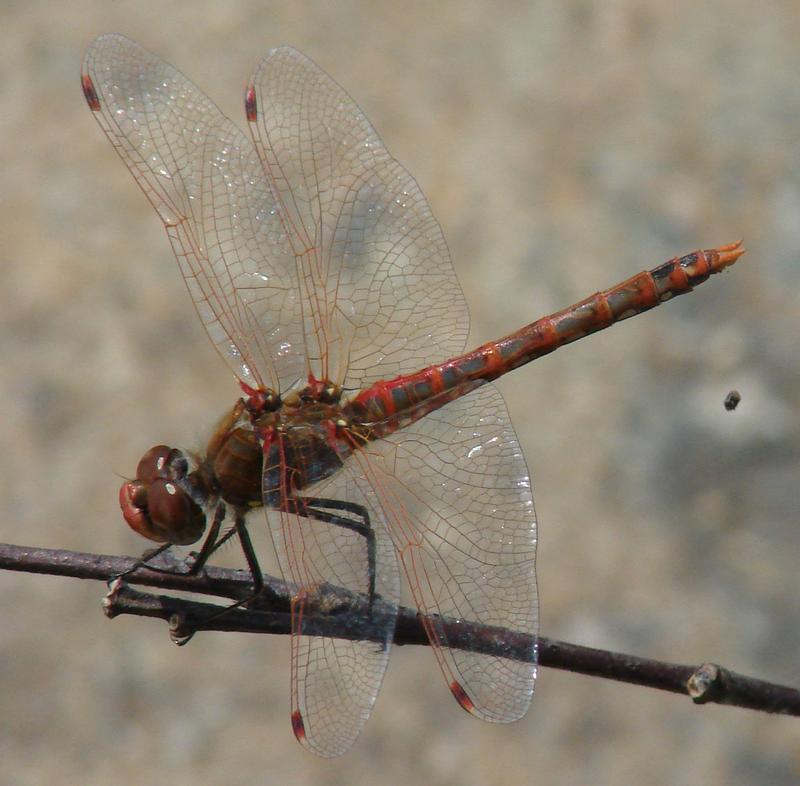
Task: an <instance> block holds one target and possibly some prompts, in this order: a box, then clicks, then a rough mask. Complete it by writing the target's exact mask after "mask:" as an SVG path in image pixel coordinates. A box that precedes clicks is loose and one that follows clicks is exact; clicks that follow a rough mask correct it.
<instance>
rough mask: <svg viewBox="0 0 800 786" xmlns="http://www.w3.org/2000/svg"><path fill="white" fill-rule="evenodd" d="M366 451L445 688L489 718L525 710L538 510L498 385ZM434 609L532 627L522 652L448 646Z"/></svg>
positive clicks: (534, 614)
mask: <svg viewBox="0 0 800 786" xmlns="http://www.w3.org/2000/svg"><path fill="white" fill-rule="evenodd" d="M364 453H365V454H366V455H365V458H364V459H363V460H362V461H363V464H364V467H365V472H366V473H367V475H368V477H369V480H370V482H371V483H372V485H373V487H374V488H375V490H376V492H377V494H378V496H379V498H380V500H381V505H382V506H383V509H384V511H385V514H386V517H387V523H388V526H389V532H390V535H391V537H392V540H393V541H394V544H395V547H396V548H397V551H398V555H399V557H400V564H401V565H402V567H403V570H404V572H405V574H406V577H407V578H408V582H409V586H410V588H411V592H412V594H413V596H414V601H415V603H416V605H417V608H418V609H419V610H420V612H421V613H422V614H423V615H424V616H423V622H424V624H425V626H426V629H427V632H428V636H429V638H430V640H431V644H432V645H433V649H434V652H435V653H436V656H437V659H438V660H439V665H440V666H441V668H442V671H443V673H444V676H445V679H446V681H447V684H448V687H449V688H450V690H451V691H452V692H453V694H454V695H455V697H456V699H457V700H458V701H459V702H460V703H461V704H462V706H464V707H465V709H468V710H469V711H471V712H473V713H474V714H476V715H478V716H480V717H481V718H484V719H485V720H489V721H501V722H505V721H512V720H516V719H517V718H520V717H521V716H522V715H524V714H525V712H526V711H527V708H528V705H529V703H530V700H531V696H532V694H533V686H534V680H535V677H536V645H535V637H536V633H537V630H538V598H537V590H536V576H535V557H536V516H535V512H534V508H533V498H532V495H531V484H530V478H529V476H528V470H527V467H526V465H525V458H524V456H523V454H522V450H521V448H520V446H519V443H518V441H517V437H516V435H515V433H514V429H513V426H512V425H511V422H510V420H509V417H508V412H507V410H506V407H505V403H504V401H503V399H502V397H501V396H500V393H499V392H498V390H497V389H496V388H495V386H494V385H492V384H487V385H485V386H483V387H481V388H479V389H478V390H476V391H473V392H472V393H470V394H469V395H467V396H464V397H463V398H460V399H457V400H455V401H452V402H450V403H449V404H447V405H445V406H444V407H442V408H441V409H439V410H437V411H435V412H432V413H430V414H428V415H426V416H425V417H424V418H422V419H421V420H419V421H417V422H416V423H414V424H412V425H410V426H408V427H407V428H404V429H402V430H401V431H398V432H396V433H395V434H393V435H391V436H390V437H388V438H387V439H385V440H379V441H377V442H375V443H372V444H370V445H369V446H368V447H367V448H366V449H365V451H364ZM370 454H372V457H370ZM376 454H377V455H376ZM440 617H449V618H451V620H452V619H455V620H464V621H468V622H473V623H479V624H481V625H484V626H491V627H499V628H505V629H508V630H510V631H514V632H521V633H527V634H529V635H531V637H532V638H531V642H532V643H531V648H530V652H529V653H528V659H527V661H522V660H513V659H510V658H504V657H501V656H499V655H485V654H479V653H477V652H473V651H469V650H460V649H454V648H451V647H450V643H449V641H448V635H447V630H446V628H445V626H444V625H443V622H442V620H441V619H440Z"/></svg>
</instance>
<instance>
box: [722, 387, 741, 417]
mask: <svg viewBox="0 0 800 786" xmlns="http://www.w3.org/2000/svg"><path fill="white" fill-rule="evenodd" d="M741 400H742V394H741V393H740V392H739V391H738V390H732V391H731V392H730V393H728V395H727V396H725V409H727V410H728V412H733V410H734V409H736V407H738V406H739V402H740V401H741Z"/></svg>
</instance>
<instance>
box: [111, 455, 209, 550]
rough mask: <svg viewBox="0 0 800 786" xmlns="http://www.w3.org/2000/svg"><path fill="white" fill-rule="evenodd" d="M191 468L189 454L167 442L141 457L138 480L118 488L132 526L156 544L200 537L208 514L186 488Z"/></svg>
mask: <svg viewBox="0 0 800 786" xmlns="http://www.w3.org/2000/svg"><path fill="white" fill-rule="evenodd" d="M188 467H189V462H188V461H187V459H186V456H185V455H184V454H183V453H182V452H181V451H180V450H177V449H175V448H170V447H167V446H166V445H156V446H155V447H153V448H150V450H148V451H147V453H145V454H144V456H142V459H141V461H140V462H139V466H138V467H137V468H136V479H135V480H131V481H128V482H126V483H123V484H122V487H121V488H120V490H119V506H120V507H121V508H122V515H123V517H124V518H125V521H127V522H128V525H129V526H130V527H131V529H134V530H136V532H138V533H139V534H140V535H143V536H144V537H146V538H148V539H149V540H154V541H156V542H157V543H175V544H179V545H188V544H190V543H194V542H195V541H197V540H198V539H199V538H200V537H201V535H202V534H203V532H204V531H205V528H206V516H205V513H204V512H203V509H202V508H201V507H200V506H199V505H198V504H197V503H196V502H195V501H194V500H193V499H192V497H191V496H190V494H189V492H188V491H187V489H186V485H185V480H186V477H187V472H188Z"/></svg>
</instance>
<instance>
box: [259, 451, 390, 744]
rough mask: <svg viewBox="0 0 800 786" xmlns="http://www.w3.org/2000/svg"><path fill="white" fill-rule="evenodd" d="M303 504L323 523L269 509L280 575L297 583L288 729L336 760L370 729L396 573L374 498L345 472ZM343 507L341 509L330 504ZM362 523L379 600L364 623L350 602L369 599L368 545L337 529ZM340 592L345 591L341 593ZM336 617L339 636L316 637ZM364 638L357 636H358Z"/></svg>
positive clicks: (386, 651) (346, 469) (362, 615)
mask: <svg viewBox="0 0 800 786" xmlns="http://www.w3.org/2000/svg"><path fill="white" fill-rule="evenodd" d="M302 496H303V497H304V498H305V499H311V498H313V499H314V501H313V504H312V503H311V502H309V505H308V507H309V508H310V509H312V510H318V511H322V512H323V513H327V514H328V515H329V516H330V515H332V516H333V517H334V520H333V521H331V520H330V518H329V520H327V521H320V520H314V518H313V517H312V516H308V517H300V516H297V515H293V514H287V513H284V512H280V511H276V510H268V509H265V511H266V516H267V522H268V525H269V528H270V532H271V534H272V539H273V543H274V545H275V551H276V553H277V555H278V561H279V564H280V568H281V571H282V573H283V575H284V578H285V580H286V581H287V582H289V583H290V584H291V585H293V586H294V588H295V591H294V597H293V602H292V628H293V630H292V673H291V680H292V684H291V695H292V726H293V728H294V732H295V735H296V736H297V738H298V740H299V741H300V742H301V743H303V744H304V745H306V746H307V747H308V748H310V749H311V750H312V751H313V752H314V753H316V754H318V755H321V756H338V755H340V754H342V753H344V752H345V751H346V750H347V749H348V748H350V746H351V745H352V744H353V743H354V742H355V740H356V738H357V737H358V735H359V733H360V732H361V729H362V728H363V726H364V724H365V723H366V722H367V720H368V718H369V715H370V712H371V711H372V706H373V704H374V702H375V698H376V696H377V695H378V691H379V689H380V686H381V682H382V681H383V675H384V672H385V671H386V666H387V663H388V660H389V651H390V648H391V642H392V638H393V635H394V628H395V621H396V618H397V605H398V603H399V598H400V575H399V571H398V568H397V560H396V558H395V554H394V547H393V545H392V542H391V540H390V538H389V536H388V534H387V532H386V524H385V519H384V516H383V512H382V510H381V508H380V505H379V504H378V501H377V498H376V496H375V493H374V491H373V490H372V489H371V488H370V486H369V484H366V483H364V481H363V479H359V478H358V477H356V476H355V475H353V474H352V473H351V472H350V468H349V467H348V466H345V467H344V468H342V469H340V470H339V471H338V472H336V473H335V474H334V475H332V476H331V477H329V478H327V479H326V480H323V481H321V482H320V483H317V484H315V485H314V486H312V487H309V488H308V489H305V490H304V491H303V494H302ZM342 501H343V502H346V503H347V507H348V509H347V510H342V509H340V508H337V507H336V503H337V502H342ZM336 517H340V519H341V520H342V521H343V522H347V523H350V524H352V523H356V524H358V525H363V524H365V523H366V524H367V525H368V527H369V528H370V529H371V531H372V532H373V533H374V538H375V596H374V598H373V600H374V603H373V607H372V609H371V611H370V612H369V613H368V614H367V618H365V612H364V610H363V605H362V606H361V607H354V601H355V600H356V595H357V596H360V597H359V599H358V600H360V601H361V602H362V603H363V600H364V599H365V598H367V597H368V595H369V582H370V578H369V560H368V556H367V555H368V546H367V539H366V538H365V537H364V536H363V534H359V533H358V532H355V531H353V530H352V529H349V528H348V527H347V526H341V525H337V524H336V523H335V519H336ZM341 590H345V592H344V593H343V592H341ZM320 614H322V615H323V616H327V617H328V618H329V619H330V618H331V616H332V617H334V618H335V624H336V628H337V633H338V634H339V635H340V636H341V635H348V631H349V635H353V638H352V639H348V638H329V637H328V636H323V635H315V628H314V626H315V625H316V621H315V619H314V616H315V615H317V616H318V615H320ZM358 631H361V632H358Z"/></svg>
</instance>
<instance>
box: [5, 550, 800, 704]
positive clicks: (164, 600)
mask: <svg viewBox="0 0 800 786" xmlns="http://www.w3.org/2000/svg"><path fill="white" fill-rule="evenodd" d="M138 564H139V560H137V559H134V558H132V557H112V556H107V555H101V554H86V553H81V552H74V551H61V550H55V549H40V548H26V547H22V546H12V545H10V544H0V569H4V570H17V571H25V572H29V573H49V574H53V575H58V576H72V577H74V578H81V579H93V580H96V581H106V582H108V581H113V580H114V579H116V577H118V576H119V575H120V574H126V573H128V572H129V571H131V570H133V569H134V568H136V566H137V565H138ZM149 565H150V566H151V567H153V568H156V569H155V570H153V569H150V568H143V567H140V568H138V569H136V571H135V572H134V573H132V574H131V575H126V576H125V579H124V582H123V581H114V582H113V584H112V586H111V590H110V591H109V593H108V594H107V595H106V598H105V601H104V610H105V612H106V614H107V615H108V616H109V617H115V616H117V615H119V614H134V615H138V616H144V617H156V618H159V619H163V620H165V621H167V622H169V623H170V629H171V633H172V635H173V637H174V638H175V639H176V640H177V641H181V640H185V639H186V637H187V636H188V635H191V634H192V633H193V632H195V631H200V630H219V631H241V632H248V633H277V634H287V633H291V617H290V613H289V607H290V602H291V595H292V592H291V588H290V586H289V585H287V584H286V583H285V582H283V581H280V580H278V579H275V578H273V577H270V576H265V577H264V586H265V592H264V593H263V594H262V596H261V597H260V598H259V599H258V608H255V607H254V606H253V604H250V606H249V607H248V608H226V607H225V606H219V605H216V604H210V603H201V602H198V601H193V600H186V599H184V598H177V597H173V596H169V595H153V594H149V593H142V592H139V591H137V590H134V589H132V588H131V587H130V586H128V585H129V584H138V585H143V586H149V587H156V588H159V589H164V590H177V591H183V592H194V593H199V594H203V595H212V596H216V597H219V598H227V599H229V600H230V601H232V602H237V601H242V600H243V599H246V598H247V597H249V594H250V592H251V586H252V585H251V581H250V575H249V573H248V572H247V571H242V570H226V569H222V568H214V567H207V568H206V569H205V570H204V572H203V573H202V574H201V575H199V576H189V575H185V574H184V575H181V574H177V573H174V572H170V570H171V571H174V570H175V569H176V567H175V565H174V564H173V563H171V562H164V561H161V558H159V560H158V561H155V560H154V561H153V562H152V563H149ZM162 571H166V572H162ZM318 597H319V602H318V603H317V607H318V611H317V612H316V613H314V614H312V615H310V616H307V617H305V618H304V626H305V624H306V623H309V625H310V626H309V627H308V628H307V632H308V633H310V634H313V635H320V636H331V637H335V638H345V639H355V640H375V641H378V640H380V636H379V630H380V628H381V625H380V620H381V617H382V615H383V614H386V613H390V612H393V609H392V608H391V607H390V606H389V605H388V604H386V603H385V602H383V601H381V600H380V599H377V600H376V601H375V602H374V604H373V608H372V611H371V613H368V609H367V601H366V599H365V598H364V597H362V596H360V595H357V594H354V593H351V592H348V591H346V590H343V589H341V588H338V587H333V586H326V587H321V588H320V592H319V593H318ZM323 607H324V608H323ZM442 623H443V626H444V629H445V631H446V633H447V640H448V644H449V645H450V646H451V647H453V648H454V649H463V650H469V651H472V652H481V653H484V654H488V655H495V656H500V657H504V658H509V659H512V660H524V659H526V658H527V657H529V654H530V652H531V649H532V647H531V644H532V642H531V638H530V636H528V635H526V634H523V633H519V632H515V631H510V630H507V629H504V628H494V627H489V626H485V625H479V624H477V623H472V622H469V621H464V620H456V619H444V620H442ZM312 625H313V627H311V626H312ZM394 643H395V644H398V645H404V644H418V645H426V644H428V638H427V636H426V635H425V631H424V629H423V626H422V624H421V622H420V620H419V617H418V614H417V612H416V611H415V610H414V609H409V608H406V607H403V606H401V607H400V608H399V610H398V616H397V626H396V629H395V636H394ZM537 649H538V661H539V664H540V665H541V666H547V667H550V668H555V669H565V670H567V671H573V672H577V673H579V674H587V675H590V676H594V677H603V678H605V679H612V680H617V681H620V682H629V683H632V684H635V685H642V686H645V687H650V688H657V689H659V690H665V691H670V692H672V693H681V694H683V695H686V696H689V697H690V698H691V699H692V700H693V701H694V702H695V703H697V704H704V703H716V704H728V705H733V706H737V707H746V708H749V709H754V710H759V711H762V712H770V713H781V714H786V715H800V691H798V690H797V689H795V688H790V687H788V686H783V685H776V684H774V683H770V682H765V681H763V680H758V679H754V678H752V677H745V676H743V675H741V674H737V673H736V672H733V671H729V670H728V669H725V668H723V667H721V666H717V665H715V664H710V663H705V664H702V665H700V666H689V665H683V664H674V663H666V662H663V661H658V660H652V659H649V658H640V657H637V656H634V655H626V654H622V653H616V652H610V651H608V650H599V649H594V648H591V647H582V646H579V645H577V644H569V643H566V642H561V641H554V640H552V639H547V638H545V637H543V636H540V637H539V638H538V640H537Z"/></svg>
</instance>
